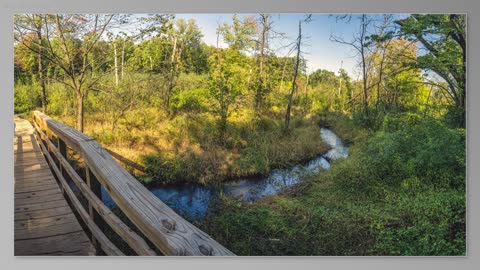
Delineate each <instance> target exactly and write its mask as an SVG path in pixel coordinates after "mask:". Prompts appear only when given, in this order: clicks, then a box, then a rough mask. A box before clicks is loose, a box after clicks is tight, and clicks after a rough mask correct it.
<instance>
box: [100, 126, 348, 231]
mask: <svg viewBox="0 0 480 270" xmlns="http://www.w3.org/2000/svg"><path fill="white" fill-rule="evenodd" d="M319 137H320V138H321V139H322V140H323V141H324V142H325V143H326V144H328V145H329V146H330V147H331V149H330V150H329V151H328V152H327V153H325V154H324V155H321V156H318V157H316V158H315V159H313V160H311V161H309V162H307V163H306V164H303V165H302V164H298V165H295V166H293V167H291V168H286V169H275V170H273V171H272V172H271V173H270V175H268V176H266V177H261V178H245V179H238V180H235V181H230V182H228V183H225V184H224V186H223V188H216V189H214V188H210V187H205V186H201V185H196V184H185V185H166V186H163V187H156V188H152V189H150V191H151V192H152V193H153V194H155V196H157V197H158V198H160V199H161V200H162V201H163V202H164V203H166V204H167V205H168V206H169V207H171V208H172V209H173V210H175V211H176V212H177V213H178V214H179V215H181V216H182V217H184V218H186V219H187V220H190V221H194V220H200V219H202V218H204V217H205V216H206V215H207V213H208V210H209V206H210V204H211V202H212V201H213V199H215V197H216V196H218V193H219V192H221V191H223V193H224V194H226V195H227V196H230V197H232V198H235V199H239V200H244V201H256V200H258V199H261V198H264V197H267V196H272V195H275V194H277V193H279V192H280V191H282V190H283V189H285V188H287V187H291V186H293V185H295V184H297V183H299V182H301V181H302V180H303V179H305V177H306V176H307V175H308V174H311V173H315V172H318V171H320V170H326V169H328V168H330V162H329V161H331V160H336V159H339V158H346V157H347V156H348V147H346V146H345V145H344V144H343V142H342V140H341V139H340V138H339V137H338V136H337V135H336V134H335V133H333V132H332V131H331V130H330V129H327V128H321V129H320V136H319ZM102 200H103V202H104V203H105V204H106V205H107V206H108V207H110V208H113V207H116V205H115V202H114V201H113V200H112V198H111V197H110V196H109V194H108V193H107V192H106V191H105V190H103V189H102Z"/></svg>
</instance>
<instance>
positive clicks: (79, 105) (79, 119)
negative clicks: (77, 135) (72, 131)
mask: <svg viewBox="0 0 480 270" xmlns="http://www.w3.org/2000/svg"><path fill="white" fill-rule="evenodd" d="M77 129H78V130H79V131H80V132H83V96H82V95H77Z"/></svg>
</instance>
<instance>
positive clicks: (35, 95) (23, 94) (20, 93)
mask: <svg viewBox="0 0 480 270" xmlns="http://www.w3.org/2000/svg"><path fill="white" fill-rule="evenodd" d="M13 94H14V95H13V99H14V101H13V102H14V112H15V113H25V112H29V111H31V110H33V109H35V108H36V107H39V106H41V103H40V90H39V88H38V86H32V85H20V84H17V85H15V91H14V93H13Z"/></svg>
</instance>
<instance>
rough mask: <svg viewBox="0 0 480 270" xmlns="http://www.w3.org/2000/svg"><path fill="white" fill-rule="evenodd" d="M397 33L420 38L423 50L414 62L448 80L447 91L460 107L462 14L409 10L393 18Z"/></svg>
mask: <svg viewBox="0 0 480 270" xmlns="http://www.w3.org/2000/svg"><path fill="white" fill-rule="evenodd" d="M396 23H397V24H398V25H400V31H399V33H400V34H401V35H404V36H406V37H408V38H411V39H413V40H416V41H418V42H420V43H421V44H422V45H423V47H424V48H425V49H426V51H427V53H426V54H424V55H421V56H419V57H418V58H417V59H416V61H415V62H414V64H415V65H416V66H418V67H420V68H423V69H427V70H432V71H434V72H435V73H436V74H438V75H439V76H440V77H441V78H442V79H443V80H445V82H446V83H447V84H448V89H447V94H448V95H449V96H450V97H451V98H452V100H453V101H454V102H455V105H456V106H457V107H458V108H460V109H461V110H463V111H464V110H465V96H466V67H467V66H466V62H467V59H466V53H467V48H466V21H465V15H463V14H450V15H447V14H430V15H421V14H412V15H410V16H409V17H408V18H406V19H403V20H398V21H396Z"/></svg>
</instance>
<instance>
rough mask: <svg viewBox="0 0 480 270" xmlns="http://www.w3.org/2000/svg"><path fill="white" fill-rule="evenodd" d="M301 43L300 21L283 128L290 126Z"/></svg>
mask: <svg viewBox="0 0 480 270" xmlns="http://www.w3.org/2000/svg"><path fill="white" fill-rule="evenodd" d="M301 43H302V22H301V21H300V22H298V39H297V58H296V63H295V73H294V74H293V81H292V91H291V92H290V95H289V96H288V106H287V112H286V113H285V129H288V128H289V127H290V111H291V110H292V100H293V94H294V93H295V87H296V84H297V75H298V66H299V65H300V45H301Z"/></svg>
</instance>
